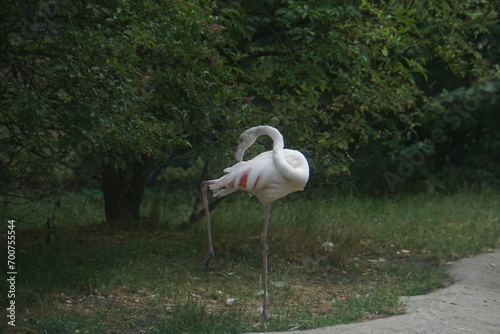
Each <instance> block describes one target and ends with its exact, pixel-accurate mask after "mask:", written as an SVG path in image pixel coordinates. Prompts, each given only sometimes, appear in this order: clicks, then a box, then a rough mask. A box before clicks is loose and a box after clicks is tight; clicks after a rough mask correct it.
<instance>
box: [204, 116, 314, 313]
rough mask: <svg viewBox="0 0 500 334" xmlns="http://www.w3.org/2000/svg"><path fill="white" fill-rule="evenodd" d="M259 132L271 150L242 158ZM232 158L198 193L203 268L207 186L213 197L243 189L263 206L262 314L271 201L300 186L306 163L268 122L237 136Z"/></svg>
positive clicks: (306, 175) (210, 254)
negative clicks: (202, 207) (202, 221)
mask: <svg viewBox="0 0 500 334" xmlns="http://www.w3.org/2000/svg"><path fill="white" fill-rule="evenodd" d="M262 135H266V136H269V137H271V139H272V140H273V150H272V151H267V152H263V153H261V154H259V155H257V156H256V157H255V158H253V159H252V160H250V161H243V154H244V153H245V150H246V149H247V148H249V147H250V146H252V145H253V143H254V142H255V140H256V139H257V138H258V137H259V136H262ZM235 158H236V161H237V163H236V164H234V165H233V166H231V167H228V168H226V169H224V172H225V173H226V175H224V176H222V177H221V178H219V179H215V180H208V181H203V182H202V183H201V193H202V196H203V203H204V205H205V216H206V223H207V230H208V252H207V254H206V257H205V271H208V269H209V266H210V260H211V259H212V257H213V256H214V249H213V244H212V232H211V227H210V212H209V208H208V198H207V192H208V188H209V189H210V190H211V191H212V192H213V195H214V197H221V196H227V195H229V194H231V193H233V192H235V191H237V190H244V191H247V192H249V193H251V194H252V195H254V196H255V197H257V199H258V200H259V201H260V202H261V203H262V204H264V205H265V215H264V229H263V231H262V237H261V242H260V245H261V250H262V262H263V277H262V284H263V301H262V316H263V317H266V310H267V262H268V245H267V229H268V226H269V214H270V211H271V203H273V202H274V201H276V200H277V199H279V198H281V197H284V196H286V195H288V194H290V193H292V192H295V191H299V190H302V189H304V187H305V185H306V183H307V181H308V179H309V164H308V163H307V160H306V158H305V157H304V155H303V154H302V153H300V152H299V151H296V150H290V149H285V148H284V142H283V136H282V135H281V133H280V132H279V131H278V130H277V129H276V128H273V127H271V126H268V125H260V126H256V127H253V128H250V129H248V130H246V131H245V132H243V133H242V134H241V136H240V139H239V143H238V148H237V149H236V153H235Z"/></svg>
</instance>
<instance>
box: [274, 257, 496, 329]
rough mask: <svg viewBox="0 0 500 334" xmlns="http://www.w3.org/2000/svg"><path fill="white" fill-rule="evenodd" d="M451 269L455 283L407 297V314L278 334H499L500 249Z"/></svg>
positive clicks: (467, 259)
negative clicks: (425, 293)
mask: <svg viewBox="0 0 500 334" xmlns="http://www.w3.org/2000/svg"><path fill="white" fill-rule="evenodd" d="M450 272H451V275H452V276H453V277H454V278H455V283H454V284H453V285H451V286H449V287H447V288H445V289H442V290H437V291H434V292H432V293H430V294H428V295H423V296H414V297H404V298H403V299H402V301H403V302H404V303H405V304H406V310H407V312H408V313H407V314H403V315H399V316H394V317H389V318H383V319H378V320H373V321H367V322H363V323H357V324H350V325H338V326H332V327H326V328H319V329H313V330H307V331H296V332H280V333H275V334H285V333H287V334H289V333H303V334H339V333H340V334H365V333H366V334H368V333H370V334H386V333H473V334H482V333H496V334H500V251H498V252H495V253H487V254H482V255H479V256H476V257H474V258H466V259H462V260H459V261H457V262H455V263H454V264H453V265H452V268H451V271H450Z"/></svg>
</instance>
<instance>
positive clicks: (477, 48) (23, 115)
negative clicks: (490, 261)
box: [0, 0, 500, 224]
mask: <svg viewBox="0 0 500 334" xmlns="http://www.w3.org/2000/svg"><path fill="white" fill-rule="evenodd" d="M2 11H3V13H2V14H3V15H2V19H1V30H2V34H1V37H0V38H1V40H0V43H1V48H2V53H1V56H0V67H1V72H0V73H1V81H0V94H1V100H0V148H1V166H2V169H1V173H0V183H1V188H0V189H1V192H2V203H1V205H7V204H9V203H12V201H19V200H20V199H22V198H24V199H25V200H27V201H32V200H35V201H36V200H39V199H40V198H42V197H46V196H52V195H57V194H58V193H61V192H63V191H65V190H67V189H81V188H99V189H101V191H102V193H103V195H104V202H105V211H106V219H107V221H108V223H110V224H113V223H115V222H117V221H121V222H126V224H134V223H133V222H134V221H138V220H139V219H140V214H139V210H140V205H141V201H142V198H143V194H144V189H145V187H146V186H154V182H153V181H154V176H155V175H156V174H158V172H159V171H160V170H161V168H162V167H165V166H168V165H175V166H183V167H189V166H191V165H193V164H194V162H195V161H197V159H198V158H201V159H202V160H203V162H204V163H205V164H207V168H205V170H204V174H203V175H202V177H209V176H215V175H217V173H219V172H220V169H221V168H222V167H224V166H225V165H228V164H230V163H232V158H231V154H232V153H231V150H232V149H233V148H234V146H235V143H236V139H237V137H238V135H239V133H241V132H242V131H243V130H245V129H246V128H249V127H251V126H254V125H257V124H270V125H272V126H276V127H277V128H279V129H280V130H281V131H282V132H283V134H284V136H285V141H286V146H287V147H292V148H296V149H299V150H301V151H303V152H304V153H305V155H306V156H307V157H308V159H309V162H310V164H311V167H312V174H311V181H310V185H309V186H310V187H318V186H321V187H330V186H337V187H339V189H342V190H345V191H349V192H352V191H355V192H360V193H370V194H383V193H385V194H392V193H395V192H399V191H404V192H409V191H415V190H425V191H433V192H451V191H454V190H456V189H459V188H461V187H463V186H471V185H488V186H491V187H495V188H497V187H498V181H499V179H498V175H500V173H499V169H498V168H500V167H499V166H500V164H499V163H498V162H499V161H498V159H499V152H500V149H499V147H500V129H499V126H500V125H499V124H500V120H499V116H498V115H499V113H498V110H499V103H500V102H499V100H498V87H499V78H498V76H499V71H498V62H499V55H500V44H499V38H500V37H499V36H500V25H499V23H498V4H497V3H496V2H495V1H465V2H463V1H438V2H435V1H388V2H380V3H379V2H376V1H373V2H369V1H354V2H353V1H307V2H301V1H226V2H224V1H219V2H211V1H168V0H165V1H154V2H153V1H139V2H136V1H126V0H122V1H111V0H110V1H104V2H100V3H98V4H97V3H88V2H84V1H69V0H68V1H55V0H52V1H35V2H33V1H17V2H13V3H10V4H6V5H5V6H3V7H2ZM4 14H5V15H4Z"/></svg>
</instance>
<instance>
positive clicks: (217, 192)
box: [206, 176, 238, 197]
mask: <svg viewBox="0 0 500 334" xmlns="http://www.w3.org/2000/svg"><path fill="white" fill-rule="evenodd" d="M206 182H207V183H208V188H209V189H210V190H211V191H212V193H213V194H214V197H222V196H227V195H229V194H232V193H233V192H235V191H236V190H238V188H233V187H234V182H233V185H232V186H231V184H230V180H228V178H226V176H223V177H221V178H220V179H216V180H210V181H206Z"/></svg>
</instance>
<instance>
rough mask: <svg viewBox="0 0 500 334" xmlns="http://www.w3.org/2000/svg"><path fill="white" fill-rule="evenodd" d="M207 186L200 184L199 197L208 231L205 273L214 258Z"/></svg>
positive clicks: (205, 183) (206, 184)
mask: <svg viewBox="0 0 500 334" xmlns="http://www.w3.org/2000/svg"><path fill="white" fill-rule="evenodd" d="M208 185H209V182H206V181H205V182H202V183H201V195H202V197H203V204H204V205H205V217H206V221H207V231H208V252H207V254H206V256H205V271H208V269H209V268H210V260H211V259H212V257H213V256H214V247H213V244H212V229H211V226H210V210H209V208H208V195H207V191H208Z"/></svg>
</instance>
